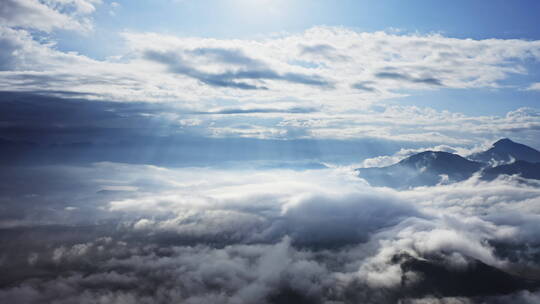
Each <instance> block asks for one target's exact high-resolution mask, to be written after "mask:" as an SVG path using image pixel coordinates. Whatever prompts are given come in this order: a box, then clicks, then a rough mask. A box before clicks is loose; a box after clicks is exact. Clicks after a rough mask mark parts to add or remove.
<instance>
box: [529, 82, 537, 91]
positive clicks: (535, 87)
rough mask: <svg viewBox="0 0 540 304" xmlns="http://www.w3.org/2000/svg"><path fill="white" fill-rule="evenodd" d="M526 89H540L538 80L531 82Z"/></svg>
mask: <svg viewBox="0 0 540 304" xmlns="http://www.w3.org/2000/svg"><path fill="white" fill-rule="evenodd" d="M526 90H527V91H540V82H535V83H531V85H529V86H528V87H527V89H526Z"/></svg>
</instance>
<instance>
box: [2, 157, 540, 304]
mask: <svg viewBox="0 0 540 304" xmlns="http://www.w3.org/2000/svg"><path fill="white" fill-rule="evenodd" d="M0 175H2V176H1V177H2V180H4V181H9V182H4V183H3V184H2V185H1V186H0V190H1V191H0V193H2V195H1V196H0V200H1V202H2V204H1V205H0V206H1V207H0V208H1V210H0V211H1V212H0V242H1V244H2V246H1V248H2V249H1V250H0V269H1V272H2V273H3V275H2V278H1V279H0V302H3V303H10V302H13V303H396V302H398V301H401V302H402V303H481V302H483V303H507V302H509V301H510V302H513V303H537V302H538V301H539V300H540V293H538V292H535V291H534V290H529V291H528V290H519V288H518V289H516V290H511V291H507V292H506V293H507V294H505V295H502V294H498V292H496V291H495V292H494V293H493V294H479V295H471V294H459V291H458V292H457V293H454V294H444V292H443V293H439V294H437V293H436V292H435V293H434V292H430V290H431V291H433V290H435V291H436V290H440V288H439V289H437V288H435V289H427V290H428V291H425V289H422V288H420V289H418V286H424V285H425V284H426V282H429V281H430V280H432V279H433V278H431V277H426V276H425V275H424V274H423V273H422V272H420V271H416V270H415V269H414V268H410V267H405V265H406V264H407V263H408V262H407V261H409V262H410V261H411V260H416V261H436V263H437V264H438V265H442V267H443V268H444V269H447V270H448V271H450V272H452V271H454V272H456V271H457V272H459V271H466V270H467V269H468V268H471V267H472V268H474V267H477V266H475V265H478V263H479V262H481V263H483V264H485V265H488V266H489V267H495V268H497V269H500V270H504V271H505V272H507V273H509V274H516V275H520V276H521V277H524V276H525V277H527V279H531V280H535V279H538V278H540V262H539V261H540V259H539V257H540V251H539V249H540V237H539V236H538V231H540V187H539V186H540V184H539V183H538V182H535V181H527V180H523V179H520V178H519V177H501V178H499V179H496V180H494V181H491V182H485V181H481V180H479V179H477V178H476V177H473V178H471V179H470V180H467V181H465V182H461V183H456V184H451V185H439V186H435V187H420V188H414V189H409V190H404V191H395V190H392V189H388V188H374V187H371V186H369V184H368V183H366V182H365V181H364V180H362V179H361V178H359V177H357V176H355V175H354V173H353V171H352V170H350V169H349V168H343V167H338V168H328V169H320V170H305V171H293V170H248V169H246V170H240V171H233V170H218V169H212V168H176V169H173V168H162V167H156V166H146V165H127V164H118V163H95V164H93V165H89V166H59V165H55V166H34V167H12V168H9V167H8V168H6V170H3V171H2V172H1V173H0ZM475 283H476V282H470V284H475ZM415 290H416V291H417V290H424V291H422V292H415Z"/></svg>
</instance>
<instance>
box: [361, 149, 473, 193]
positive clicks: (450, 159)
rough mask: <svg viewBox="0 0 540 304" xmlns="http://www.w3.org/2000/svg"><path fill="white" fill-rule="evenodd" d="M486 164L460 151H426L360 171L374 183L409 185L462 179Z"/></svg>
mask: <svg viewBox="0 0 540 304" xmlns="http://www.w3.org/2000/svg"><path fill="white" fill-rule="evenodd" d="M483 166H484V164H482V163H480V162H475V161H471V160H468V159H466V158H464V157H461V156H459V155H457V154H452V153H448V152H439V151H425V152H421V153H418V154H415V155H412V156H410V157H408V158H405V159H404V160H402V161H400V162H399V163H397V164H394V165H391V166H388V167H382V168H362V169H357V171H358V172H359V174H360V176H361V177H362V178H364V179H366V180H367V181H368V182H369V183H370V184H371V185H373V186H387V187H392V188H408V187H417V186H434V185H436V184H438V183H441V182H445V183H446V182H457V181H462V180H465V179H468V178H469V177H471V176H472V175H473V174H474V173H475V172H477V171H479V170H480V169H481V168H482V167H483Z"/></svg>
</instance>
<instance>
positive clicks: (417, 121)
mask: <svg viewBox="0 0 540 304" xmlns="http://www.w3.org/2000/svg"><path fill="white" fill-rule="evenodd" d="M1 5H2V6H3V9H2V10H1V11H3V12H9V13H2V15H1V16H0V30H1V32H0V34H1V36H0V46H2V47H3V48H4V49H5V50H6V51H5V52H4V53H3V54H2V55H0V70H1V71H0V79H1V80H2V83H3V84H2V86H1V87H0V89H1V90H2V91H12V92H13V91H14V92H19V93H21V94H23V93H24V94H41V95H47V96H55V97H58V98H73V97H77V98H79V99H83V100H89V101H106V102H109V101H111V102H121V103H126V104H130V103H141V102H142V103H152V104H157V105H159V107H161V108H160V109H161V110H159V111H158V110H156V109H154V110H153V111H154V112H153V113H148V112H145V111H146V110H140V111H139V110H137V111H139V112H137V111H136V113H134V112H133V110H130V111H131V112H129V113H119V115H120V116H121V117H124V116H130V115H131V116H133V117H135V116H136V117H139V118H140V117H145V118H144V119H145V120H146V119H147V117H152V121H154V122H155V121H158V122H159V123H158V124H159V125H161V126H168V127H167V128H168V130H169V132H170V133H171V134H172V133H174V134H184V135H189V136H200V137H204V138H238V137H239V138H253V139H262V140H267V139H268V140H304V139H309V140H319V139H320V140H367V139H376V140H383V141H399V142H403V141H410V142H413V143H417V144H420V143H422V144H425V145H437V144H451V145H462V146H469V147H471V146H474V145H478V144H483V143H485V142H489V141H493V140H496V139H498V138H500V137H511V138H514V139H516V140H520V141H523V142H525V143H528V144H531V145H535V146H537V147H538V146H540V140H539V139H538V138H540V133H539V130H540V110H539V108H540V106H539V101H538V100H539V97H540V64H539V60H540V27H539V26H538V21H537V16H538V15H539V14H540V3H538V2H537V1H512V2H509V1H349V0H342V1H327V0H312V1H307V0H298V1H285V0H220V1H217V0H216V1H210V0H200V1H194V0H158V1H143V0H133V1H114V2H113V1H104V0H77V1H59V0H54V1H38V0H8V1H4V2H2V4H1ZM25 96H26V95H25ZM89 104H93V103H89ZM122 109H123V108H122ZM137 109H139V108H137ZM115 111H119V109H116V110H115ZM122 115H123V116H122ZM10 123H13V124H15V122H10ZM57 123H59V124H62V123H61V122H57ZM110 123H111V124H118V122H114V123H112V122H110ZM129 123H130V124H129V127H131V126H132V125H133V122H129ZM64 124H67V122H64ZM89 124H91V123H90V122H88V123H86V125H89ZM122 126H123V127H128V126H124V125H122ZM79 127H80V126H79ZM160 132H162V131H160ZM159 134H162V133H159ZM89 141H93V139H89Z"/></svg>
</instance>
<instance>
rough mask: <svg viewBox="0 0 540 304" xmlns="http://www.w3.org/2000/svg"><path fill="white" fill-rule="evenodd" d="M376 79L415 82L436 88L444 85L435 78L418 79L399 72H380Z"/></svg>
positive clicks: (376, 74)
mask: <svg viewBox="0 0 540 304" xmlns="http://www.w3.org/2000/svg"><path fill="white" fill-rule="evenodd" d="M375 77H377V78H382V79H393V80H402V81H407V82H414V83H423V84H427V85H434V86H442V85H443V83H442V81H441V80H440V79H437V78H434V77H418V78H417V77H413V76H411V75H408V74H405V73H397V72H379V73H375Z"/></svg>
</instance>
